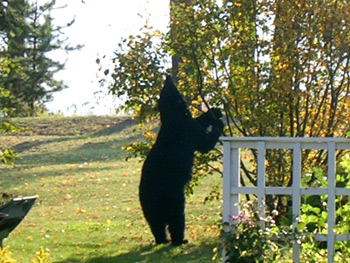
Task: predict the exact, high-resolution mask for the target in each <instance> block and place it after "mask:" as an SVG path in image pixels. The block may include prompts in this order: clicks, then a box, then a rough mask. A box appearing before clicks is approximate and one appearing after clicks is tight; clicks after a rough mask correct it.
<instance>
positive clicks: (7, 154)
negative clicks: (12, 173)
mask: <svg viewBox="0 0 350 263" xmlns="http://www.w3.org/2000/svg"><path fill="white" fill-rule="evenodd" d="M18 158H19V156H18V155H17V153H16V151H14V150H11V149H5V150H3V151H2V150H0V161H1V162H3V163H5V164H13V161H14V160H16V159H18Z"/></svg>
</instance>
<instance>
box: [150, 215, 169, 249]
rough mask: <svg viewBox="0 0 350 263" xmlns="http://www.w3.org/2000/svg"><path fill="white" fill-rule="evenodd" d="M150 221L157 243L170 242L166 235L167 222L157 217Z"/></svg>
mask: <svg viewBox="0 0 350 263" xmlns="http://www.w3.org/2000/svg"><path fill="white" fill-rule="evenodd" d="M148 223H149V226H150V227H151V231H152V234H153V236H154V238H155V239H156V244H157V245H159V244H168V243H169V240H168V239H167V235H166V223H165V222H164V221H163V220H160V219H156V218H153V219H152V220H148Z"/></svg>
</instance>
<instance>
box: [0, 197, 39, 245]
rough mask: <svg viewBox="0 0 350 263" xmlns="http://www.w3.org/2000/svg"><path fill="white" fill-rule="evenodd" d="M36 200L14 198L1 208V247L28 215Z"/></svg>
mask: <svg viewBox="0 0 350 263" xmlns="http://www.w3.org/2000/svg"><path fill="white" fill-rule="evenodd" d="M35 200H36V197H35V196H29V197H23V198H13V199H12V200H11V201H9V202H7V203H6V204H4V205H2V206H0V246H1V247H2V240H3V239H4V238H7V237H8V235H9V234H10V233H11V231H12V230H14V229H15V228H16V226H18V224H19V223H20V222H21V221H22V220H23V218H24V217H25V216H26V215H27V213H28V212H29V210H30V209H31V208H32V206H33V204H34V202H35Z"/></svg>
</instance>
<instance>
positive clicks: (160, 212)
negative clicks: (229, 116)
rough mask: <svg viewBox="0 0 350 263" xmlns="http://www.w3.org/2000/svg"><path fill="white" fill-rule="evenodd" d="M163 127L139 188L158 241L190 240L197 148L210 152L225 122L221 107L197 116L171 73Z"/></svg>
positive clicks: (163, 106) (178, 242)
mask: <svg viewBox="0 0 350 263" xmlns="http://www.w3.org/2000/svg"><path fill="white" fill-rule="evenodd" d="M159 111H160V118H161V127H160V131H159V133H158V137H157V140H156V143H155V144H154V145H153V147H152V149H151V151H150V153H149V154H148V156H147V158H146V160H145V162H144V164H143V167H142V176H141V182H140V188H139V191H140V192H139V194H140V201H141V206H142V210H143V214H144V216H145V218H146V220H147V222H148V224H149V225H150V227H151V231H152V233H153V235H154V237H155V239H156V243H157V244H162V243H168V238H167V233H166V229H167V228H168V230H169V232H170V236H171V241H172V244H173V245H175V246H177V245H181V244H184V243H187V241H186V240H184V232H185V186H186V184H187V183H188V182H189V181H190V180H191V177H192V166H193V158H194V152H195V151H200V152H202V153H206V152H209V151H210V150H211V149H213V148H214V146H215V144H216V143H217V141H218V138H219V136H220V134H221V133H222V129H223V127H224V124H223V123H222V121H221V120H220V119H219V118H220V117H221V116H222V114H221V111H220V110H219V109H212V110H211V111H209V112H206V113H204V114H202V115H201V116H199V117H198V118H195V119H193V118H192V116H191V113H190V112H189V110H188V108H187V105H186V103H185V101H184V99H183V98H182V96H181V94H180V93H179V91H178V90H177V88H176V87H175V85H174V83H173V81H172V79H171V77H169V76H167V78H166V81H165V85H164V88H163V89H162V91H161V93H160V99H159Z"/></svg>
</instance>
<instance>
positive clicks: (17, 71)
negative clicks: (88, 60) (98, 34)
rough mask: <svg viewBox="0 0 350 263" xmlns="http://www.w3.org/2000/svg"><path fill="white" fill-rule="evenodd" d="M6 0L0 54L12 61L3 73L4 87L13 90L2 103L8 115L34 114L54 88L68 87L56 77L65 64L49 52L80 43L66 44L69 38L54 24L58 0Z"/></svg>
mask: <svg viewBox="0 0 350 263" xmlns="http://www.w3.org/2000/svg"><path fill="white" fill-rule="evenodd" d="M6 3H7V4H3V3H2V5H1V14H2V16H1V20H2V21H3V22H4V23H3V26H2V27H1V28H0V30H1V36H2V40H3V41H2V44H3V48H2V50H1V55H2V56H4V57H6V58H8V60H9V61H12V63H11V65H10V73H9V74H8V75H7V76H6V78H5V77H4V76H0V77H1V78H2V79H3V81H4V89H6V90H7V91H9V92H10V97H9V99H8V100H6V102H4V103H3V107H6V108H7V109H8V111H7V115H9V116H28V115H34V114H35V113H36V112H37V111H38V110H39V109H40V108H42V107H43V105H44V103H45V102H47V101H49V100H50V99H52V94H53V93H54V92H57V91H60V90H62V89H64V88H66V85H65V84H64V83H63V81H57V80H56V79H55V78H54V74H55V73H57V72H58V71H60V70H62V69H63V68H64V64H63V63H61V62H58V61H54V60H53V59H51V58H50V57H49V56H48V53H49V52H52V51H55V50H58V49H63V50H66V51H71V50H74V49H76V48H79V46H77V47H71V46H69V45H67V44H65V42H66V40H65V39H63V40H62V39H61V35H62V31H61V30H62V28H63V27H61V26H54V25H53V18H52V16H51V11H52V10H53V9H54V8H55V3H56V1H55V0H51V1H49V2H47V3H45V4H43V5H39V4H38V1H34V2H32V3H31V2H29V1H28V0H11V1H7V2H6ZM73 22H74V21H71V22H70V23H68V24H67V26H70V25H72V23H73Z"/></svg>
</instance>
